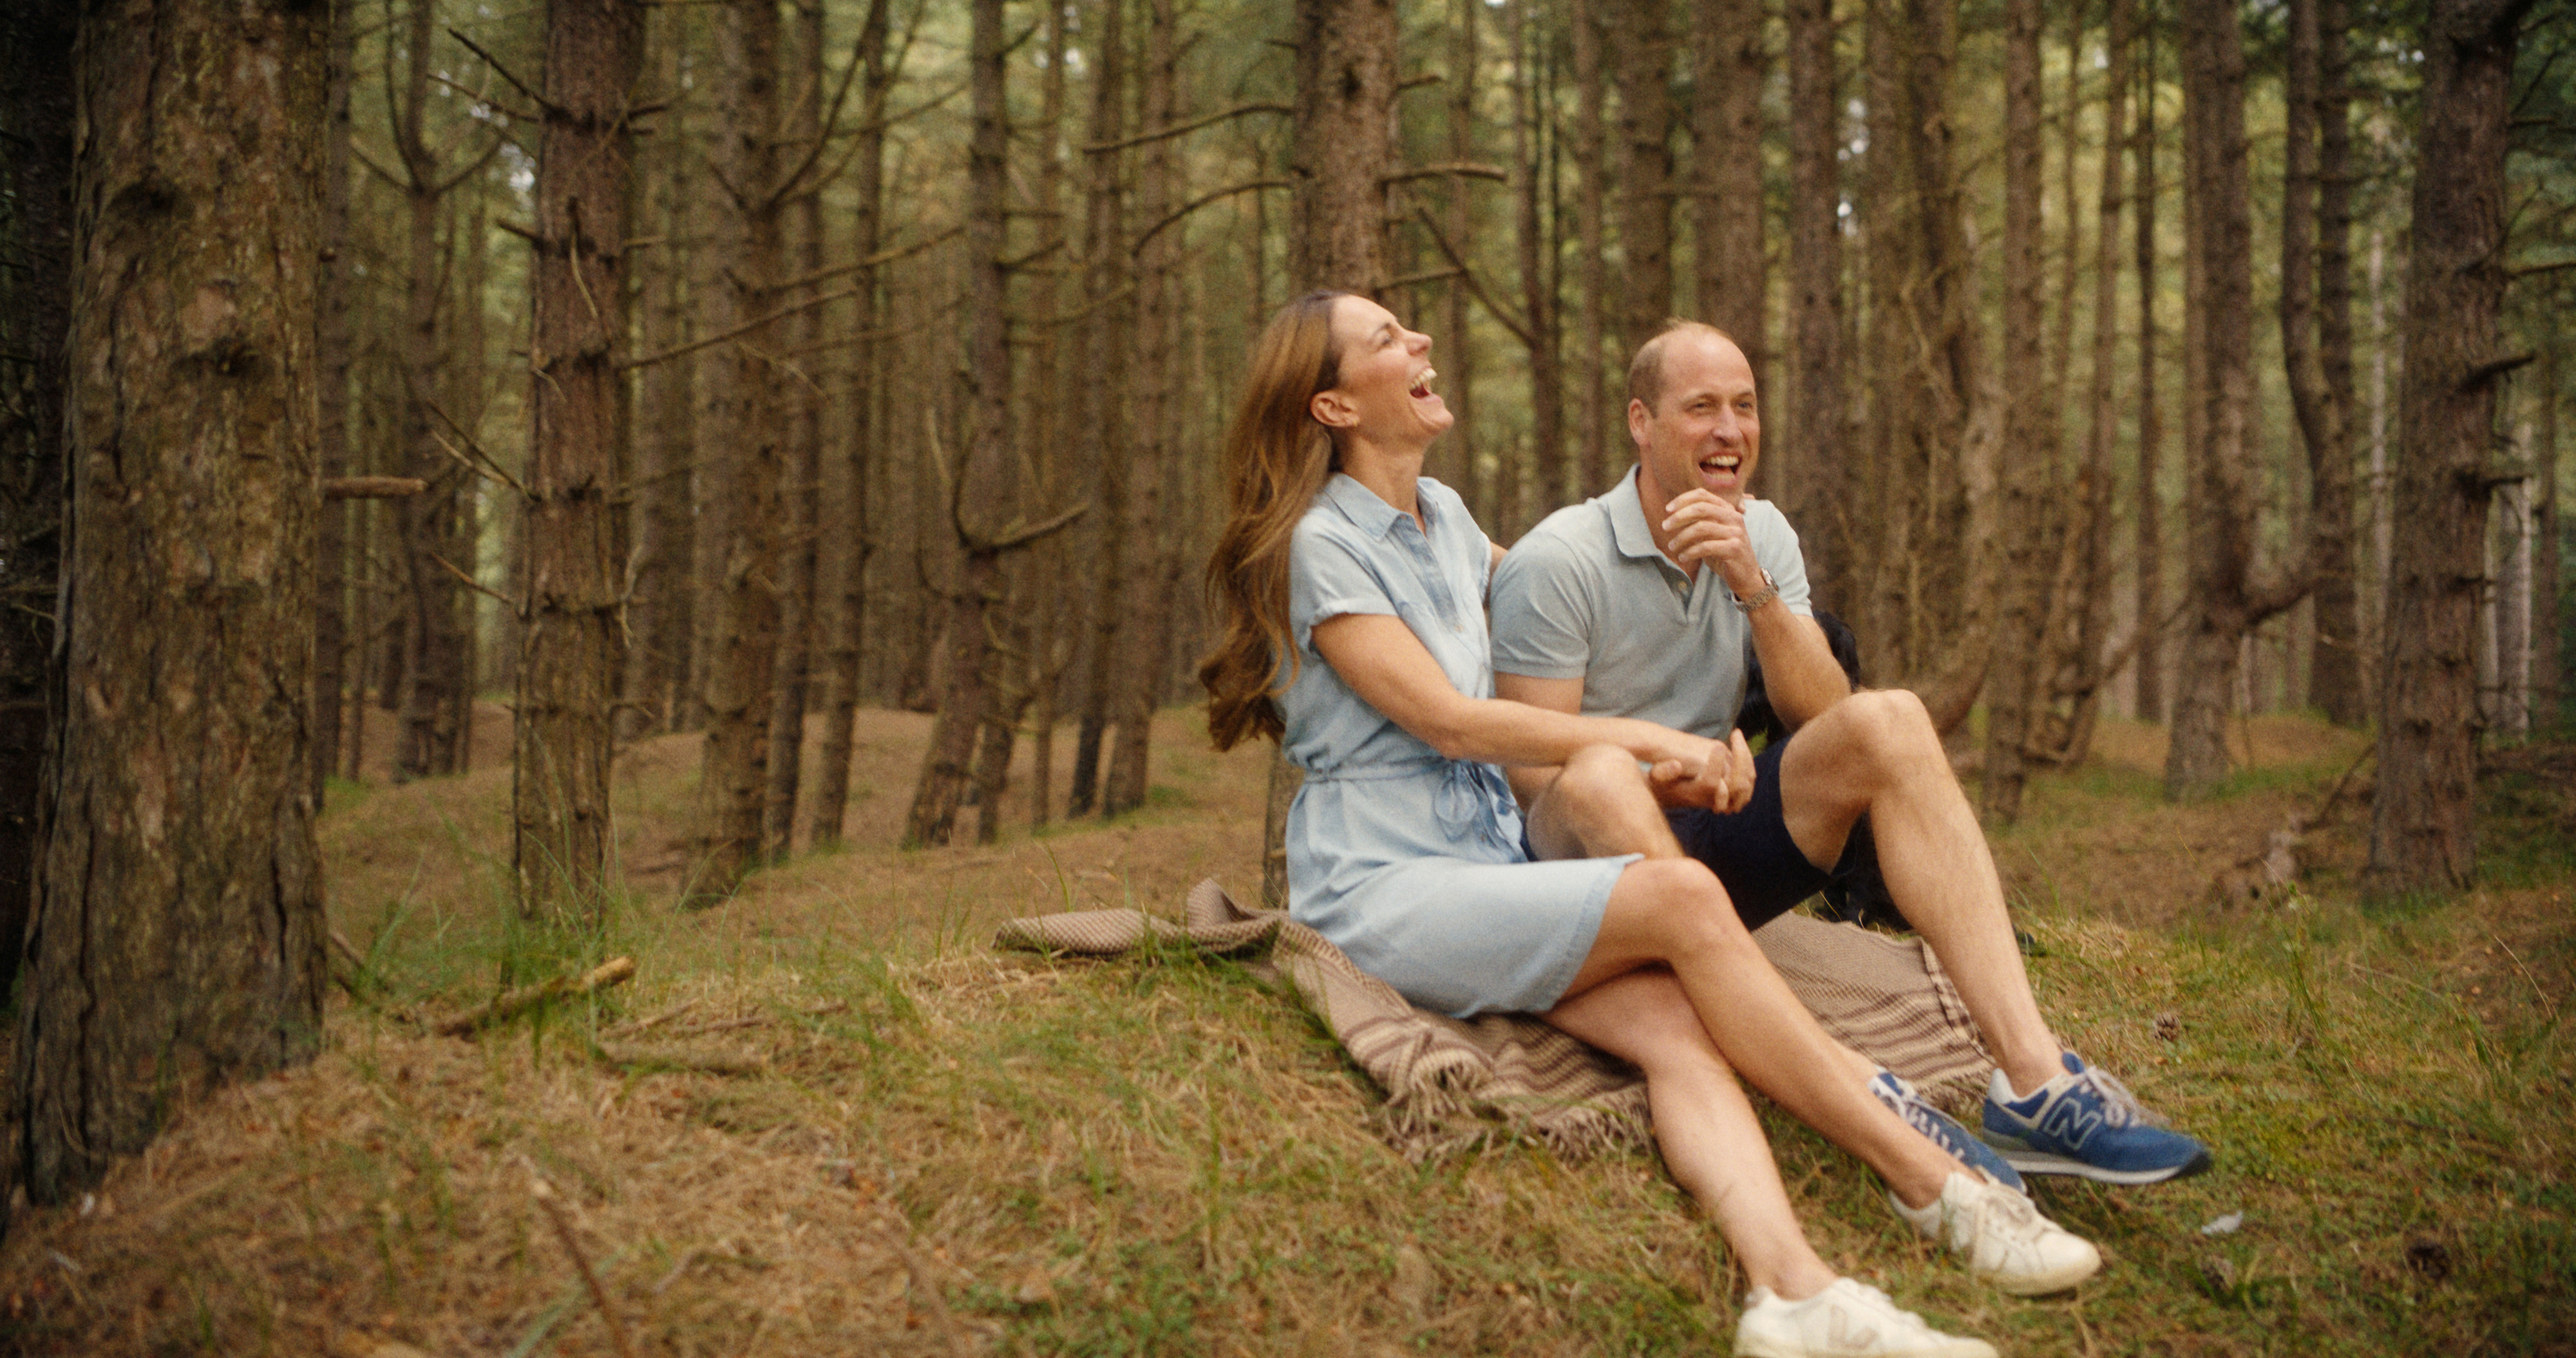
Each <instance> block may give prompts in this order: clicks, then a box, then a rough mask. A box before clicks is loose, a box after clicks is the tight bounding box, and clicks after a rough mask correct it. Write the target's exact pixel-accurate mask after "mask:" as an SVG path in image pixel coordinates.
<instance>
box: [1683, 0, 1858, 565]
mask: <svg viewBox="0 0 2576 1358" xmlns="http://www.w3.org/2000/svg"><path fill="white" fill-rule="evenodd" d="M1692 8H1693V10H1694V11H1695V14H1694V24H1693V27H1694V28H1695V29H1696V30H1697V32H1696V35H1695V37H1694V39H1693V42H1692V49H1693V52H1692V54H1693V59H1694V68H1695V69H1694V71H1693V79H1692V81H1691V160H1692V170H1693V177H1694V178H1695V179H1696V180H1697V181H1698V182H1697V183H1696V184H1695V185H1694V186H1693V188H1694V193H1693V202H1692V206H1693V207H1694V209H1695V211H1694V213H1693V219H1692V231H1693V234H1694V236H1695V238H1696V241H1695V243H1696V246H1697V257H1696V259H1695V261H1694V263H1695V266H1696V268H1695V280H1694V282H1695V286H1694V289H1693V291H1694V294H1695V297H1696V302H1697V307H1698V315H1699V319H1700V320H1703V321H1706V322H1708V323H1709V324H1710V325H1713V326H1716V327H1717V328H1718V329H1720V330H1723V331H1725V332H1726V333H1727V334H1729V335H1731V336H1733V337H1734V338H1735V343H1736V347H1737V348H1740V349H1742V350H1743V351H1744V356H1745V358H1746V359H1747V360H1749V361H1750V362H1751V363H1752V364H1753V372H1754V376H1755V378H1756V379H1757V381H1756V387H1757V391H1767V390H1768V389H1769V385H1770V378H1771V372H1772V365H1771V344H1770V326H1769V324H1768V319H1769V318H1768V315H1767V304H1768V301H1769V297H1770V290H1771V280H1770V274H1769V269H1768V264H1767V261H1766V260H1765V257H1764V255H1763V249H1762V215H1763V214H1762V209H1763V193H1762V87H1763V86H1764V85H1765V84H1767V83H1768V82H1769V79H1770V74H1771V61H1770V56H1769V54H1768V53H1767V52H1765V51H1764V50H1763V46H1762V28H1763V16H1762V4H1761V0H1695V3H1694V4H1693V6H1692ZM1793 8H1794V5H1793ZM1793 41H1794V39H1793ZM1832 62H1833V20H1832V15H1831V14H1827V15H1826V16H1825V63H1826V65H1825V68H1824V74H1825V84H1826V92H1825V97H1826V98H1827V99H1831V98H1832V97H1833V92H1832V84H1833V65H1832ZM1792 79H1793V80H1794V79H1795V77H1794V76H1793V77H1792ZM1793 102H1794V96H1793ZM1826 135H1827V136H1828V137H1831V136H1832V129H1831V127H1830V126H1829V127H1828V128H1827V131H1826ZM1794 138H1795V134H1794V133H1793V134H1792V139H1793V140H1794ZM1791 154H1792V156H1794V155H1796V152H1795V151H1794V150H1793V151H1792V152H1791ZM1822 191H1823V193H1824V194H1825V200H1824V202H1823V203H1822V205H1821V207H1822V210H1823V211H1824V212H1825V213H1826V214H1828V216H1829V217H1830V215H1831V214H1832V212H1833V210H1834V207H1835V205H1836V204H1837V202H1839V198H1838V196H1837V195H1836V193H1835V191H1834V189H1833V181H1832V180H1831V178H1830V177H1828V178H1827V180H1826V181H1825V186H1824V188H1823V190H1822ZM1801 208H1809V210H1812V206H1811V205H1805V204H1792V206H1791V213H1792V215H1793V217H1794V215H1795V213H1796V212H1797V211H1799V210H1800V209H1801ZM1657 319H1658V320H1659V321H1660V319H1661V318H1660V317H1658V318H1657ZM1647 333H1648V334H1652V333H1653V332H1652V331H1651V330H1650V331H1648V332H1647ZM1640 338H1641V339H1642V338H1643V337H1642V336H1641V337H1640ZM1632 351H1633V346H1632ZM1759 399H1760V401H1761V405H1762V407H1763V409H1764V411H1765V412H1766V413H1767V412H1768V411H1769V410H1771V409H1772V408H1774V402H1773V401H1772V400H1771V399H1770V398H1769V397H1768V396H1761V397H1759ZM1762 451H1763V459H1762V468H1761V475H1762V482H1763V490H1764V493H1765V494H1766V495H1768V496H1769V497H1770V498H1772V499H1775V500H1782V501H1787V502H1793V503H1794V502H1797V500H1798V496H1797V495H1796V494H1794V493H1793V491H1792V490H1791V482H1792V479H1793V478H1792V476H1791V475H1790V472H1791V467H1792V464H1793V462H1794V465H1795V467H1796V468H1797V476H1798V477H1803V476H1804V475H1805V469H1806V468H1808V467H1810V466H1813V465H1814V463H1813V462H1812V460H1811V458H1810V454H1812V453H1815V452H1816V451H1817V449H1816V448H1815V446H1814V445H1812V444H1809V443H1808V442H1807V441H1806V440H1805V437H1804V435H1803V433H1802V434H1801V435H1800V436H1799V437H1796V438H1791V439H1781V440H1775V441H1773V442H1771V443H1770V444H1768V445H1767V446H1766V447H1764V449H1763V450H1762ZM1800 545H1801V546H1804V545H1805V540H1804V538H1803V537H1802V538H1801V540H1800ZM1813 561H1814V558H1813V556H1812V555H1811V556H1810V557H1809V563H1810V565H1812V564H1813Z"/></svg>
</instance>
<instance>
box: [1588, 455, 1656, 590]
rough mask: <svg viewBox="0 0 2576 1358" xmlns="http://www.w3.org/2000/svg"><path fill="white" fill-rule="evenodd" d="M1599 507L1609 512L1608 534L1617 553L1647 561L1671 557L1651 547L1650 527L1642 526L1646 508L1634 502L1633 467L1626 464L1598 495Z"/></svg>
mask: <svg viewBox="0 0 2576 1358" xmlns="http://www.w3.org/2000/svg"><path fill="white" fill-rule="evenodd" d="M1601 498H1602V501H1603V503H1602V506H1601V507H1602V509H1603V511H1604V512H1606V513H1608V514H1609V516H1610V536H1611V538H1612V540H1614V541H1616V542H1617V543H1618V544H1619V554H1620V555H1621V556H1628V557H1639V558H1642V559H1644V560H1648V561H1661V562H1663V563H1664V564H1665V565H1668V566H1669V565H1671V564H1672V561H1671V559H1670V558H1668V557H1666V556H1665V555H1664V554H1663V553H1662V552H1661V551H1659V550H1657V549H1656V547H1655V534H1654V530H1653V529H1651V528H1649V527H1647V526H1646V510H1645V507H1644V506H1643V505H1640V504H1639V503H1638V502H1637V468H1636V467H1634V466H1630V467H1629V468H1628V474H1627V475H1626V476H1624V477H1621V478H1620V480H1619V484H1618V485H1617V486H1615V487H1612V488H1611V491H1610V493H1609V494H1608V495H1605V496H1602V497H1601Z"/></svg>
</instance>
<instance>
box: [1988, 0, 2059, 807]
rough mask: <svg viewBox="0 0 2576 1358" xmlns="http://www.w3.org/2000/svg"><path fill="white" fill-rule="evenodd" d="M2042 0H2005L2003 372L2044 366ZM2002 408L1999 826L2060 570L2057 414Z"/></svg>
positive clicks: (1996, 711) (2020, 388) (1993, 676)
mask: <svg viewBox="0 0 2576 1358" xmlns="http://www.w3.org/2000/svg"><path fill="white" fill-rule="evenodd" d="M2039 37H2040V7H2039V0H2006V3H2005V5H2004V258H2003V270H2004V315H2003V330H2004V340H2003V349H2004V351H2003V363H2004V369H2005V371H2007V372H2013V373H2038V372H2041V371H2042V367H2041V365H2042V363H2043V361H2044V360H2043V356H2042V353H2041V342H2042V340H2043V338H2044V335H2045V331H2044V330H2043V323H2044V317H2043V314H2042V295H2041V294H2042V280H2043V279H2044V278H2045V276H2046V274H2045V270H2044V268H2043V266H2042V263H2041V255H2042V251H2041V240H2040V232H2041V223H2040V195H2041V186H2040V178H2041V174H2042V170H2043V165H2042V156H2041V152H2042V150H2043V147H2044V143H2043V141H2042V140H2041V136H2040V121H2041V120H2040V60H2039ZM2011 390H2012V396H2011V404H2010V406H2009V407H2008V408H2007V409H2006V411H2005V415H2004V446H2003V474H2002V476H2001V478H2000V486H2001V490H2002V495H2003V506H2002V510H2003V531H2004V542H2005V547H2004V571H2003V600H2002V603H2003V606H2002V608H2001V610H2000V612H2001V615H2002V616H2001V618H2000V619H1999V621H1998V625H1997V628H1996V633H1995V647H1994V650H1995V658H1994V663H1993V666H1992V668H1991V669H1990V670H1989V671H1988V673H1987V683H1988V685H1989V687H1988V689H1987V699H1986V767H1985V778H1984V782H1983V808H1984V812H1985V815H1986V818H1987V819H1988V820H1989V821H1990V822H1993V823H1998V824H2004V825H2010V824H2012V823H2013V822H2014V821H2016V820H2019V819H2020V818H2021V791H2022V782H2023V779H2024V771H2023V757H2024V755H2025V753H2026V752H2027V746H2028V741H2029V736H2030V727H2031V724H2032V723H2031V716H2032V709H2033V707H2034V706H2035V705H2036V704H2035V701H2034V700H2035V698H2036V696H2037V690H2038V680H2039V676H2040V669H2041V666H2040V656H2041V648H2042V645H2043V643H2044V641H2045V628H2044V623H2045V610H2046V607H2047V600H2048V588H2049V583H2050V578H2051V576H2052V574H2053V572H2052V570H2051V567H2053V566H2054V565H2055V554H2054V553H2052V552H2050V551H2049V549H2048V548H2049V543H2048V517H2049V509H2050V506H2051V504H2052V503H2053V502H2054V500H2055V498H2056V470H2057V448H2056V442H2057V440H2056V439H2055V438H2054V437H2052V435H2053V434H2054V432H2055V430H2056V427H2057V418H2058V415H2057V411H2056V410H2055V409H2053V408H2051V405H2050V403H2049V401H2048V389H2047V385H2046V384H2044V383H2041V382H2033V381H2028V380H2024V381H2019V382H2015V383H2013V384H2012V388H2011Z"/></svg>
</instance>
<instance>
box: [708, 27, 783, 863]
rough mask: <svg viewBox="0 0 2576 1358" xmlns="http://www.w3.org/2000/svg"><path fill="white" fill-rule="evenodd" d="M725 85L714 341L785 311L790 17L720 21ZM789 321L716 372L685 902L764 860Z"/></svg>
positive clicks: (770, 328) (720, 363) (711, 310)
mask: <svg viewBox="0 0 2576 1358" xmlns="http://www.w3.org/2000/svg"><path fill="white" fill-rule="evenodd" d="M719 29H720V32H721V34H722V37H721V39H720V46H721V48H722V50H721V52H720V53H719V55H718V58H717V62H716V71H715V75H714V79H713V81H712V82H711V83H712V84H713V85H714V86H715V89H716V94H717V100H718V104H719V108H720V112H719V114H718V125H717V129H716V135H715V150H714V153H713V156H712V159H711V162H710V168H711V169H712V171H713V174H714V177H715V178H716V179H717V180H718V181H719V182H720V183H722V184H724V185H726V186H727V187H726V188H725V189H724V190H723V192H724V193H725V195H726V196H727V197H728V198H729V199H730V200H731V201H730V202H729V203H727V204H726V205H725V207H726V208H727V209H729V210H726V211H720V212H719V213H718V214H717V220H718V223H719V226H720V232H719V234H718V235H717V236H716V238H715V239H713V240H711V241H710V242H709V243H708V244H709V248H710V249H711V250H713V251H714V252H715V254H714V257H715V258H716V259H718V260H721V261H723V267H722V268H721V269H719V270H718V271H717V276H716V278H715V279H714V280H713V282H712V286H711V287H710V289H709V292H710V294H711V295H710V296H709V297H708V298H707V300H706V301H705V302H704V303H703V304H702V305H701V307H700V312H699V314H700V316H701V317H702V318H703V319H702V322H701V323H702V324H703V325H704V326H705V327H706V330H707V332H708V333H709V334H716V335H721V334H726V333H728V332H730V331H734V330H738V329H740V328H741V327H743V326H745V325H750V324H753V323H754V322H757V321H759V320H761V319H762V318H763V317H765V316H767V315H769V314H770V313H771V312H772V311H773V310H775V309H776V306H777V291H776V286H775V285H776V283H777V282H778V279H779V275H780V265H781V262H782V256H783V253H784V252H783V249H782V244H781V240H780V234H781V232H780V209H781V206H782V205H781V203H780V201H779V195H780V193H781V191H782V190H783V189H784V188H785V187H786V186H785V185H783V184H781V183H780V182H779V175H780V163H779V162H780V155H779V152H780V150H781V149H782V147H781V141H780V138H779V136H778V122H779V119H778V90H777V85H778V65H779V63H778V48H779V36H778V9H777V6H776V4H775V3H774V0H733V2H732V3H730V4H728V5H727V6H725V8H724V10H723V11H722V13H721V16H720V18H719ZM778 329H779V327H777V326H776V325H774V324H773V325H760V326H757V327H756V328H754V329H752V330H750V331H748V332H747V333H745V334H744V335H743V337H742V342H741V343H738V344H733V345H728V346H726V347H725V348H724V349H722V350H720V351H719V353H720V355H721V356H720V357H719V358H718V359H717V360H716V361H714V362H712V363H710V364H709V365H708V372H707V376H708V378H709V379H710V380H709V381H708V384H707V385H708V392H707V396H706V399H705V404H704V405H703V407H702V410H703V412H704V415H705V423H704V425H703V426H702V427H703V429H704V431H705V436H704V437H703V438H702V439H701V440H700V442H699V447H700V449H701V457H700V465H701V467H702V469H703V470H704V471H705V472H706V473H707V475H708V480H709V481H710V482H711V483H712V487H713V488H714V489H715V491H716V495H715V497H714V498H716V499H718V500H719V502H720V503H719V505H718V506H717V508H716V512H715V513H713V514H710V515H708V516H707V517H706V518H705V519H702V520H701V521H700V529H701V531H702V532H712V533H714V534H715V535H716V543H717V544H718V545H717V548H716V551H717V552H718V553H719V554H720V559H721V561H722V563H723V564H722V574H721V576H720V577H719V578H718V579H717V580H716V581H714V582H713V583H714V589H713V590H712V594H713V596H714V597H713V599H712V601H711V602H712V603H713V605H714V610H715V616H714V626H713V628H712V629H711V630H710V632H709V635H708V639H707V644H708V658H707V675H706V697H705V707H706V714H707V739H706V747H705V752H704V755H703V756H702V759H701V764H700V772H699V788H698V796H699V802H700V810H699V823H700V828H699V835H700V842H699V848H698V855H699V856H698V861H697V863H696V864H695V865H694V866H693V868H692V869H691V872H690V881H689V886H688V890H687V892H686V895H687V896H688V897H689V898H690V899H691V900H693V901H697V902H705V901H708V900H710V899H713V898H717V897H721V896H723V895H725V894H727V893H730V892H731V891H732V890H733V888H734V887H735V885H736V884H738V883H739V882H740V881H741V879H742V876H743V874H744V873H745V872H748V871H749V870H750V869H751V868H752V866H753V865H754V864H755V862H756V861H757V859H758V857H759V854H760V847H761V830H762V821H763V816H764V813H765V812H766V809H767V805H768V792H769V779H768V762H769V712H770V707H771V704H772V702H773V701H774V698H775V689H774V685H773V679H774V670H775V666H776V663H777V659H778V593H777V589H778V586H777V580H778V572H779V569H780V563H781V561H782V558H783V548H784V544H783V543H782V542H781V541H780V537H781V534H780V531H779V528H780V507H781V506H780V492H781V489H782V487H781V481H782V479H783V476H782V473H783V471H784V457H785V450H784V448H783V446H782V444H783V439H782V436H781V431H780V429H779V420H778V414H779V411H780V410H781V408H782V406H783V404H784V401H785V399H786V398H785V393H784V392H783V391H782V390H781V389H780V383H779V381H778V378H777V376H776V369H775V366H774V365H773V364H772V363H771V362H770V361H769V358H768V353H767V351H769V350H771V349H772V348H774V347H775V346H776V341H775V340H774V339H773V338H771V337H772V336H774V335H775V334H777V333H778Z"/></svg>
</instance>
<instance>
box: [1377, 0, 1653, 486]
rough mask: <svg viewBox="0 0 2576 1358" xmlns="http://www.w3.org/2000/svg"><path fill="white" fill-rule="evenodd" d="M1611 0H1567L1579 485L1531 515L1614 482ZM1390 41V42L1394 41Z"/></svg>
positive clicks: (1576, 478) (1576, 473)
mask: <svg viewBox="0 0 2576 1358" xmlns="http://www.w3.org/2000/svg"><path fill="white" fill-rule="evenodd" d="M1607 2H1608V0H1568V3H1567V6H1566V25H1567V27H1569V28H1571V29H1572V30H1573V39H1574V99H1575V106H1574V107H1575V112H1574V176H1575V188H1574V220H1575V247H1574V249H1575V257H1576V258H1577V259H1579V260H1581V261H1582V263H1581V264H1580V265H1579V266H1578V268H1577V270H1576V280H1575V301H1574V358H1573V361H1572V367H1573V377H1574V422H1575V453H1576V460H1575V466H1574V474H1575V485H1574V490H1573V492H1572V496H1571V497H1569V495H1568V493H1567V491H1566V488H1565V487H1563V486H1554V485H1542V486H1540V487H1539V494H1538V501H1537V503H1536V504H1534V505H1532V506H1531V510H1532V517H1533V518H1544V517H1546V515H1547V514H1548V513H1549V512H1550V511H1552V510H1554V509H1555V508H1556V507H1557V506H1559V505H1562V504H1564V503H1566V501H1567V500H1568V499H1569V498H1580V497H1582V496H1585V495H1592V494H1596V493H1598V492H1600V491H1601V490H1603V489H1605V488H1607V487H1608V485H1609V483H1610V480H1611V477H1610V461H1611V458H1610V445H1609V443H1608V442H1607V439H1608V430H1609V427H1610V397H1609V389H1608V386H1607V385H1606V383H1605V380H1604V375H1603V372H1602V367H1601V339H1602V334H1601V332H1602V328H1603V323H1604V317H1605V316H1606V314H1607V313H1608V312H1609V310H1610V287H1611V283H1610V270H1609V254H1610V239H1609V229H1608V226H1607V224H1606V223H1605V221H1604V220H1603V211H1602V209H1603V203H1604V200H1605V199H1606V198H1607V197H1608V196H1609V189H1608V187H1607V186H1606V185H1605V184H1604V182H1603V181H1604V180H1605V178H1606V177H1607V172H1608V168H1609V167H1608V166H1607V165H1606V164H1605V163H1604V162H1605V160H1606V155H1605V151H1606V147H1605V141H1606V137H1605V135H1604V131H1603V128H1602V105H1603V103H1604V102H1605V98H1604V95H1605V92H1604V89H1603V81H1604V73H1603V71H1602V62H1601V27H1602V16H1601V12H1600V7H1601V6H1602V5H1603V4H1605V3H1607ZM1391 45H1392V44H1390V46H1391Z"/></svg>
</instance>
